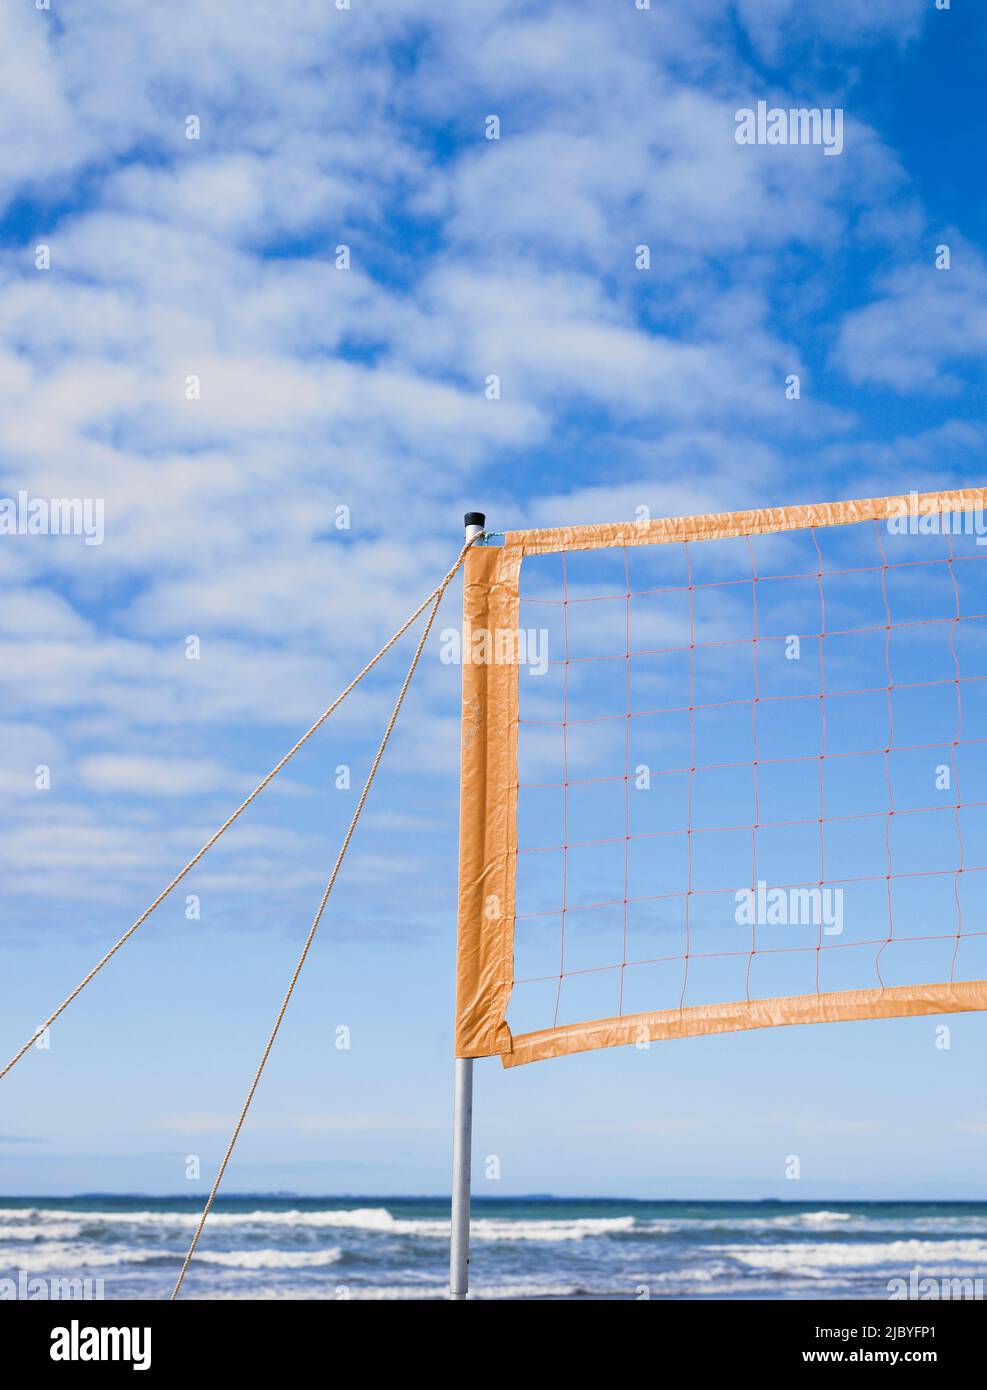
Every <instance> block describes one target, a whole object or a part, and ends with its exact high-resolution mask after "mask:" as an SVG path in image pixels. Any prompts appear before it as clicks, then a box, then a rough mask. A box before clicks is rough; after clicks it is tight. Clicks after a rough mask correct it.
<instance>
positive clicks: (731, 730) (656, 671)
mask: <svg viewBox="0 0 987 1390" xmlns="http://www.w3.org/2000/svg"><path fill="white" fill-rule="evenodd" d="M939 520H940V523H941V524H940V525H939V527H938V528H937V529H936V530H933V531H931V532H926V533H923V534H907V533H906V534H897V533H896V532H895V530H894V528H893V527H891V526H889V523H888V522H887V521H886V520H873V521H870V520H869V521H864V522H859V523H856V524H851V525H844V526H810V527H806V528H804V529H800V530H792V531H786V532H782V533H780V534H772V535H760V534H758V535H747V536H740V537H737V538H730V539H711V540H686V541H680V542H676V541H672V542H668V543H663V544H655V545H651V544H644V545H631V546H626V547H625V546H616V547H607V548H603V549H576V550H568V551H567V550H561V551H560V552H559V553H548V554H528V555H525V557H524V560H523V563H522V565H521V572H520V630H521V632H522V634H523V635H524V637H525V638H526V641H525V644H524V645H525V662H526V664H525V665H522V666H521V667H520V669H519V672H518V681H519V689H518V729H517V732H518V754H517V789H516V791H517V845H516V867H515V903H514V906H515V911H514V916H513V956H514V971H513V980H512V982H511V994H510V1006H509V1010H508V1013H507V1020H508V1023H509V1025H510V1028H511V1030H512V1032H513V1033H515V1034H518V1033H528V1032H531V1031H535V1030H546V1029H554V1028H561V1027H564V1026H565V1025H569V1024H574V1023H580V1022H584V1021H586V1020H593V1019H610V1018H624V1017H626V1016H628V1015H633V1014H637V1013H642V1012H650V1011H656V1010H668V1009H688V1008H691V1007H693V1006H697V1005H705V1004H715V1003H718V1002H720V1001H754V1000H758V999H772V998H775V997H777V996H792V995H806V994H812V993H816V994H819V993H827V992H829V991H836V990H857V989H865V988H868V987H876V988H880V989H885V988H887V987H891V986H899V985H908V984H911V983H913V982H916V981H918V982H944V983H953V982H957V981H963V980H982V979H984V978H985V977H987V932H985V924H984V915H983V912H982V908H981V902H982V895H983V889H984V879H983V878H982V877H981V876H982V875H983V874H984V873H985V872H987V800H985V798H987V701H985V699H984V693H985V692H984V685H983V682H984V681H985V679H987V591H985V580H987V570H985V568H984V561H985V560H987V547H985V546H983V545H981V544H980V543H979V541H980V539H981V538H980V537H978V535H977V534H976V528H975V527H972V526H970V525H969V521H970V514H969V513H956V514H954V515H953V516H949V515H947V516H945V517H942V518H940V519H939ZM951 523H952V524H951Z"/></svg>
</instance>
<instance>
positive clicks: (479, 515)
mask: <svg viewBox="0 0 987 1390" xmlns="http://www.w3.org/2000/svg"><path fill="white" fill-rule="evenodd" d="M486 524H487V518H486V517H485V516H484V514H483V512H467V513H466V515H465V516H464V517H463V525H464V526H486Z"/></svg>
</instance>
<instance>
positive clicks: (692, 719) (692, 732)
mask: <svg viewBox="0 0 987 1390" xmlns="http://www.w3.org/2000/svg"><path fill="white" fill-rule="evenodd" d="M683 548H684V550H685V563H686V570H687V572H688V576H689V790H688V807H689V810H688V824H687V827H686V841H685V843H686V854H687V857H688V875H689V876H688V888H687V889H686V894H685V920H684V927H685V949H684V952H683V964H684V969H683V972H682V993H681V995H680V997H679V1008H680V1009H682V1008H684V1007H685V992H686V990H687V989H688V987H689V950H690V947H691V945H692V941H691V937H690V930H689V905H690V901H691V898H692V798H693V793H694V791H695V781H696V593H695V586H694V585H693V582H692V553H691V551H690V550H689V542H688V541H685V542H684V546H683Z"/></svg>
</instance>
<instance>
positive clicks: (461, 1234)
mask: <svg viewBox="0 0 987 1390" xmlns="http://www.w3.org/2000/svg"><path fill="white" fill-rule="evenodd" d="M484 525H485V518H484V517H483V516H482V515H481V513H479V512H467V513H466V537H465V539H466V540H470V538H471V537H473V536H477V535H479V534H480V532H481V531H482V530H483V527H484ZM464 582H465V581H464ZM472 1164H473V1058H472V1057H457V1058H456V1081H455V1093H454V1100H453V1110H452V1227H451V1231H450V1244H449V1297H450V1299H466V1298H468V1297H469V1286H470V1178H471V1172H472Z"/></svg>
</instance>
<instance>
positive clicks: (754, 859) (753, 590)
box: [745, 536, 761, 1003]
mask: <svg viewBox="0 0 987 1390" xmlns="http://www.w3.org/2000/svg"><path fill="white" fill-rule="evenodd" d="M746 540H747V553H748V555H749V556H750V562H751V570H752V571H753V574H754V578H753V580H752V582H751V603H752V604H753V607H754V628H753V636H752V639H751V652H752V654H753V661H754V698H753V699H752V700H751V741H752V745H753V748H754V762H753V764H752V765H751V773H752V775H753V779H754V824H753V825H752V826H751V892H752V893H756V892H757V831H758V822H759V821H760V819H761V806H760V800H759V797H758V791H757V764H758V759H759V754H760V749H759V748H758V743H757V701H758V696H759V694H760V688H759V686H758V677H757V561H756V559H755V557H754V547H753V546H752V545H751V538H750V536H747V537H746ZM756 953H757V914H756V913H755V914H754V921H753V922H752V923H751V950H750V955H749V956H748V957H747V980H746V984H745V987H746V990H747V1002H748V1003H750V997H751V970H752V969H753V966H754V956H755V955H756Z"/></svg>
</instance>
